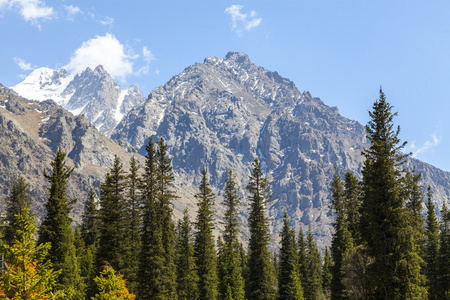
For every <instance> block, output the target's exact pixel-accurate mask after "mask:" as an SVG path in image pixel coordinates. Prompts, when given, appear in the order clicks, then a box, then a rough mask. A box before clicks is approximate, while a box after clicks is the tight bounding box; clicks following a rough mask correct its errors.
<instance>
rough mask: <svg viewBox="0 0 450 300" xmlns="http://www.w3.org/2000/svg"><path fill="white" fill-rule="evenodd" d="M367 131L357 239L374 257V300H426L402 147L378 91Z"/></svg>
mask: <svg viewBox="0 0 450 300" xmlns="http://www.w3.org/2000/svg"><path fill="white" fill-rule="evenodd" d="M369 115H370V118H371V120H370V121H369V123H368V125H367V126H366V132H367V137H368V139H369V142H370V147H369V148H368V149H364V151H363V155H364V157H365V162H364V166H363V169H362V174H363V180H362V199H363V202H362V216H361V226H362V229H361V233H362V239H363V241H364V242H365V243H366V244H367V249H368V253H369V255H371V256H373V258H374V263H373V264H372V268H371V274H372V279H373V282H374V283H375V284H376V288H375V290H376V292H375V295H374V297H375V298H377V299H390V300H395V299H417V298H423V297H425V293H426V290H425V288H424V286H423V285H424V281H423V278H422V275H421V270H420V269H421V263H422V260H421V258H420V256H419V253H418V251H419V249H418V246H417V245H416V243H417V239H418V236H417V228H415V227H414V226H412V225H411V223H410V221H409V217H410V215H409V213H408V210H407V209H406V208H405V201H406V199H405V196H404V195H405V193H404V192H403V191H402V188H403V187H404V185H403V183H404V176H402V175H403V172H402V170H401V165H402V163H403V162H404V159H405V156H406V155H404V154H401V152H400V151H401V149H402V148H403V147H404V146H405V144H406V143H401V142H400V139H399V137H398V136H399V132H400V127H397V129H396V130H395V129H394V123H393V118H394V117H395V116H396V115H397V114H396V113H392V106H391V105H390V104H389V103H388V102H387V101H386V97H385V95H384V93H383V91H382V90H381V88H380V98H379V100H377V101H376V102H375V103H374V105H373V111H371V112H369Z"/></svg>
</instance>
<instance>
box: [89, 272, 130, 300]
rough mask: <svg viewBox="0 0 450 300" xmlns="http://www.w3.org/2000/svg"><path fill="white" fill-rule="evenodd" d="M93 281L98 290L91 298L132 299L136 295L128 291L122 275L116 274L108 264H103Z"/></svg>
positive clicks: (107, 299) (108, 299)
mask: <svg viewBox="0 0 450 300" xmlns="http://www.w3.org/2000/svg"><path fill="white" fill-rule="evenodd" d="M94 281H95V283H96V284H97V289H98V291H99V292H98V293H97V294H96V295H95V296H94V297H92V300H133V299H135V297H136V296H135V295H134V294H131V293H130V292H129V291H128V289H127V287H126V284H125V280H124V279H123V278H122V275H117V274H116V271H115V270H114V269H113V268H111V267H110V266H106V265H105V266H104V267H103V270H102V271H101V272H100V275H99V276H97V277H95V278H94Z"/></svg>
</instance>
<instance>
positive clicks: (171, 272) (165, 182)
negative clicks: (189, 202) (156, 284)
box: [155, 137, 178, 299]
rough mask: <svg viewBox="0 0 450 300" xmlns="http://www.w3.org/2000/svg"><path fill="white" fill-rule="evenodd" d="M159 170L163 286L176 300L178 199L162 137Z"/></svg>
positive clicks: (170, 163)
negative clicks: (174, 208) (175, 205)
mask: <svg viewBox="0 0 450 300" xmlns="http://www.w3.org/2000/svg"><path fill="white" fill-rule="evenodd" d="M155 159H156V164H157V169H156V180H157V194H156V195H157V205H158V210H159V213H160V216H159V217H160V222H161V230H162V244H163V248H164V267H165V269H164V273H163V274H164V277H163V285H164V288H165V289H166V297H167V298H169V299H176V297H177V291H176V267H175V224H174V222H173V220H172V206H173V201H175V200H176V199H177V198H178V197H177V196H176V194H175V191H174V185H173V179H174V175H173V169H172V159H170V158H169V155H168V153H167V145H166V143H165V141H164V139H163V138H162V137H161V138H160V140H159V142H158V150H157V151H156V155H155Z"/></svg>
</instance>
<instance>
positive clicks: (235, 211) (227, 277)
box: [218, 170, 245, 300]
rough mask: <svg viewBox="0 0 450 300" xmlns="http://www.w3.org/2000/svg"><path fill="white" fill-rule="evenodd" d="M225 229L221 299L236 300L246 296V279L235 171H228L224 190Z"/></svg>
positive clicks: (220, 272)
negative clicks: (240, 238) (244, 275)
mask: <svg viewBox="0 0 450 300" xmlns="http://www.w3.org/2000/svg"><path fill="white" fill-rule="evenodd" d="M223 204H224V206H225V208H226V210H225V217H224V219H225V229H224V233H223V240H224V244H223V245H222V247H220V249H219V263H218V267H219V294H220V298H221V299H226V298H227V297H231V298H233V299H234V300H242V299H244V298H245V291H244V287H245V284H244V279H243V278H242V259H241V253H240V252H241V248H242V246H241V245H240V243H239V239H238V234H239V219H238V216H239V206H240V204H241V200H240V197H239V194H238V188H237V185H236V182H235V178H234V175H233V172H232V171H231V170H229V171H228V174H227V182H226V185H225V190H224V202H223Z"/></svg>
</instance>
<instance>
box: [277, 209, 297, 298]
mask: <svg viewBox="0 0 450 300" xmlns="http://www.w3.org/2000/svg"><path fill="white" fill-rule="evenodd" d="M280 236H281V248H280V257H279V276H278V299H280V300H303V288H302V284H301V281H300V274H299V265H298V248H297V242H296V240H295V232H294V230H293V229H291V227H290V225H289V220H288V217H287V214H286V210H285V211H284V216H283V229H282V230H281V234H280Z"/></svg>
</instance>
